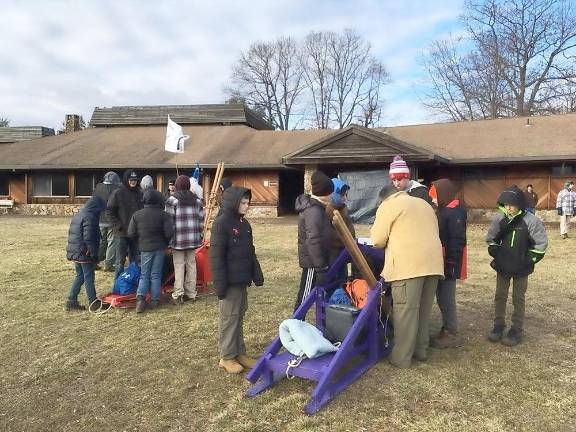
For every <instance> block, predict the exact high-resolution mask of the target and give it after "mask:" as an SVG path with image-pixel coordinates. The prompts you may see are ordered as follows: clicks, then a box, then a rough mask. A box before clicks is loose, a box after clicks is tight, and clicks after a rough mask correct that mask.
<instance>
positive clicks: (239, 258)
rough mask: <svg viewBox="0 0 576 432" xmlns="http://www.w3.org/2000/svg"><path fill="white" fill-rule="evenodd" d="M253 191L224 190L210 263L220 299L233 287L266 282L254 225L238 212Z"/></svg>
mask: <svg viewBox="0 0 576 432" xmlns="http://www.w3.org/2000/svg"><path fill="white" fill-rule="evenodd" d="M245 195H248V196H249V197H250V196H251V195H250V190H249V189H246V188H243V187H236V186H231V187H229V188H228V189H226V190H225V191H224V194H223V195H222V202H221V204H220V209H221V213H220V214H219V215H218V216H217V217H216V220H215V221H214V224H213V226H212V233H211V236H210V264H211V265H212V276H213V278H214V288H215V289H216V294H217V295H218V298H220V299H222V298H224V297H225V296H226V291H227V290H228V288H229V287H230V286H233V285H237V286H250V285H251V284H252V282H254V284H256V285H262V284H263V283H264V276H263V275H262V269H261V268H260V263H259V262H258V258H257V257H256V251H255V249H254V242H253V238H252V227H251V226H250V223H248V221H247V220H246V219H245V218H244V216H243V215H241V214H239V213H238V206H239V205H240V201H241V200H242V197H243V196H245Z"/></svg>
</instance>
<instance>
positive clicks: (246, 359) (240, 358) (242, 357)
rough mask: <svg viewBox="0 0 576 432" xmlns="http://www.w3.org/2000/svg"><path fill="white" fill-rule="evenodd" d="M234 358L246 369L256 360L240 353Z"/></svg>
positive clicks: (252, 365) (254, 363) (250, 367)
mask: <svg viewBox="0 0 576 432" xmlns="http://www.w3.org/2000/svg"><path fill="white" fill-rule="evenodd" d="M236 360H238V363H240V364H241V365H242V366H244V367H245V368H246V369H252V368H253V367H254V366H255V365H256V361H257V360H256V359H253V358H252V357H248V356H247V355H246V354H240V355H239V356H237V357H236Z"/></svg>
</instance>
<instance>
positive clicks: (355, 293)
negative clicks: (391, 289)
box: [346, 279, 370, 309]
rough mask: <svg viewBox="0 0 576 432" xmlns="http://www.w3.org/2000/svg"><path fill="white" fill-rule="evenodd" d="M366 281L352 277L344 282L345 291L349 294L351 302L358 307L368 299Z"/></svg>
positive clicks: (363, 304) (362, 305) (360, 307)
mask: <svg viewBox="0 0 576 432" xmlns="http://www.w3.org/2000/svg"><path fill="white" fill-rule="evenodd" d="M369 289H370V288H369V287H368V282H366V281H365V280H364V279H354V280H353V281H352V282H347V283H346V292H347V293H348V295H349V296H350V300H351V301H352V304H353V305H354V306H356V307H357V308H358V309H362V308H363V307H364V306H366V302H367V301H368V290H369Z"/></svg>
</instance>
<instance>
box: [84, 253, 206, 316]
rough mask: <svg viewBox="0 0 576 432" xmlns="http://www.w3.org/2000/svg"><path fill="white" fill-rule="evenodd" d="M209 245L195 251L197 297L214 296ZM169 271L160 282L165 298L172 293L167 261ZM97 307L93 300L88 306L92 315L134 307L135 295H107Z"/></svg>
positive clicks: (170, 271) (172, 286)
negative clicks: (113, 309)
mask: <svg viewBox="0 0 576 432" xmlns="http://www.w3.org/2000/svg"><path fill="white" fill-rule="evenodd" d="M209 249H210V243H208V242H204V243H202V246H200V247H199V248H198V249H197V251H196V291H197V295H198V296H201V297H203V296H207V295H212V294H214V291H213V289H212V269H211V268H210V258H209V256H208V252H209ZM169 264H170V266H169V269H168V272H166V276H165V277H164V281H163V282H162V288H161V296H162V298H165V297H167V296H168V295H170V294H172V292H173V291H174V268H173V265H172V260H169ZM99 300H100V304H99V305H98V306H99V307H98V308H96V305H95V303H97V300H95V301H94V302H93V303H92V304H91V305H90V306H89V310H90V312H93V313H104V312H107V311H108V310H110V309H111V308H118V309H125V308H133V307H136V293H131V294H126V295H121V294H113V293H110V294H107V295H105V296H103V297H101V298H100V299H99ZM146 301H147V302H149V301H150V293H148V294H146Z"/></svg>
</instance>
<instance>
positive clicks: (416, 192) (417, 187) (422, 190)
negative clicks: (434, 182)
mask: <svg viewBox="0 0 576 432" xmlns="http://www.w3.org/2000/svg"><path fill="white" fill-rule="evenodd" d="M406 192H408V195H410V196H413V197H416V198H422V199H423V200H424V201H426V202H427V203H428V204H430V205H432V198H430V195H429V194H428V188H427V187H426V186H424V185H423V184H421V183H418V182H417V181H416V180H410V185H409V186H408V189H406Z"/></svg>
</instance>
